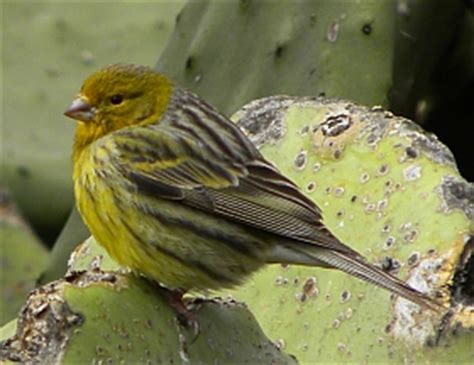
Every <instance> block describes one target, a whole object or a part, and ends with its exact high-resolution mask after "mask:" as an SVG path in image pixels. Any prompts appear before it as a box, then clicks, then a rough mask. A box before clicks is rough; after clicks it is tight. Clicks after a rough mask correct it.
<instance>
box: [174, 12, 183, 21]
mask: <svg viewBox="0 0 474 365" xmlns="http://www.w3.org/2000/svg"><path fill="white" fill-rule="evenodd" d="M181 14H182V11H180V12H179V13H178V15H176V18H175V22H176V24H178V23H179V22H180V20H181Z"/></svg>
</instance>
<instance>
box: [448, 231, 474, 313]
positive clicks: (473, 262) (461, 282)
mask: <svg viewBox="0 0 474 365" xmlns="http://www.w3.org/2000/svg"><path fill="white" fill-rule="evenodd" d="M473 283H474V236H469V240H468V241H467V242H466V245H465V246H464V250H463V252H462V254H461V258H460V260H459V264H458V266H457V267H456V272H455V274H454V279H453V285H452V286H451V288H450V289H451V296H452V298H454V301H455V302H456V303H463V304H465V305H466V306H468V305H473V304H474V284H473Z"/></svg>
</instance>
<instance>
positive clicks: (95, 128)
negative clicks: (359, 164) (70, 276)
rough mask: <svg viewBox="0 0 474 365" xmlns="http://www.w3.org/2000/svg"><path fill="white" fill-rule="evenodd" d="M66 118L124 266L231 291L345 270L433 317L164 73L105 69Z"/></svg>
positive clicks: (99, 217) (99, 220) (83, 191)
mask: <svg viewBox="0 0 474 365" xmlns="http://www.w3.org/2000/svg"><path fill="white" fill-rule="evenodd" d="M116 95H119V96H120V97H122V99H123V101H122V100H120V102H119V103H118V104H117V105H112V104H114V103H113V102H112V101H111V100H113V99H112V96H116ZM119 99H120V98H119ZM115 101H117V100H115ZM142 104H148V105H145V106H144V105H142ZM66 114H67V115H69V116H71V117H73V118H75V119H79V120H80V123H79V126H78V130H77V132H76V140H75V149H74V182H75V195H76V201H77V204H78V208H79V211H80V212H81V215H82V216H83V218H84V220H85V222H86V224H87V225H88V226H89V228H90V230H91V232H92V234H93V235H94V236H95V238H96V239H97V241H98V242H99V243H100V244H102V245H103V246H104V247H105V248H106V249H107V251H108V252H109V253H110V255H111V256H112V257H113V258H114V259H116V260H117V261H118V262H119V263H120V264H121V265H124V266H127V267H130V268H131V269H132V270H134V271H137V272H140V273H142V274H144V275H145V276H147V277H149V278H151V279H153V280H156V281H158V282H160V283H162V284H164V285H165V286H167V287H170V288H173V289H179V290H189V289H197V290H204V289H219V288H224V287H231V286H234V285H237V284H240V283H241V282H242V281H243V280H245V278H246V277H248V275H250V274H251V273H253V272H254V271H256V270H258V269H259V268H261V267H262V266H263V265H265V264H267V263H291V264H302V265H311V266H321V267H327V268H337V269H340V270H342V271H344V272H346V273H348V274H351V275H353V276H356V277H359V278H361V279H363V280H366V281H368V282H371V283H373V284H376V285H378V286H381V287H383V288H385V289H388V290H390V291H392V292H394V293H396V294H399V295H401V296H403V297H405V298H407V299H409V300H411V301H413V302H416V303H419V304H422V305H424V306H427V307H436V304H435V303H434V302H433V301H431V300H430V299H429V298H428V297H426V296H424V295H423V294H421V293H419V292H417V291H416V290H414V289H412V288H410V287H409V286H407V285H406V284H405V283H404V282H402V281H400V280H399V279H397V278H395V277H393V276H391V275H389V274H387V273H385V272H384V271H382V270H380V269H378V268H376V267H375V266H373V265H371V264H369V263H367V262H366V261H365V260H364V259H363V258H362V257H361V256H360V255H359V254H357V253H356V252H355V251H354V250H352V249H351V248H349V247H347V246H346V245H344V244H342V243H341V242H340V241H339V240H338V239H337V238H335V237H334V236H333V235H332V234H331V233H330V232H329V231H328V229H327V228H326V227H325V226H324V224H323V222H322V218H321V213H320V210H319V209H318V207H317V206H316V205H315V204H314V203H313V202H312V201H311V200H310V199H308V198H307V197H306V196H305V195H303V194H302V193H301V192H300V190H299V189H298V188H297V187H296V186H295V185H294V184H293V183H292V182H291V181H290V180H289V179H287V178H286V177H284V176H283V175H282V174H281V173H279V172H278V170H277V169H276V168H275V167H274V166H273V165H272V164H270V163H269V162H267V161H266V160H265V159H264V158H263V157H262V155H261V154H260V153H259V152H258V150H257V149H256V148H255V147H254V146H253V144H252V143H251V142H250V141H249V140H248V139H247V138H246V137H245V136H244V135H243V134H242V132H241V131H240V130H239V129H238V128H237V127H236V126H235V125H234V124H233V123H232V122H230V121H229V120H228V119H227V118H226V117H224V116H222V115H221V114H220V113H219V112H217V111H216V110H215V109H214V108H213V107H211V106H209V105H208V104H206V103H205V102H204V101H203V100H202V99H200V98H199V97H197V96H196V95H194V94H192V93H191V92H189V91H187V90H185V89H182V88H180V87H177V86H174V85H173V84H172V83H171V82H170V81H169V80H168V79H167V78H166V77H164V76H163V75H161V74H158V73H156V72H154V71H152V70H151V69H149V68H145V67H140V66H131V65H112V66H108V67H106V68H105V69H103V70H101V71H99V72H98V73H97V74H95V75H93V76H91V77H90V78H89V79H88V80H87V81H86V82H85V84H84V86H83V88H82V90H81V94H80V95H79V99H76V101H75V102H74V103H73V104H72V105H71V107H70V109H69V110H68V111H67V112H66Z"/></svg>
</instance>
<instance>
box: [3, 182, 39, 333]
mask: <svg viewBox="0 0 474 365" xmlns="http://www.w3.org/2000/svg"><path fill="white" fill-rule="evenodd" d="M46 261H47V250H46V248H45V247H43V245H42V244H41V243H40V242H39V241H38V239H37V238H36V237H35V235H34V234H33V233H32V232H31V230H30V228H29V227H28V226H27V224H26V223H25V222H24V221H23V219H22V218H21V217H20V215H19V214H18V212H17V210H16V207H15V206H14V205H13V202H12V200H11V197H10V195H9V194H8V193H7V192H6V191H5V190H1V189H0V325H3V324H5V323H6V322H8V321H10V320H11V319H12V318H15V317H16V315H17V313H18V310H19V309H20V307H21V305H23V303H24V302H25V299H26V297H27V295H28V292H29V291H30V290H31V289H33V288H34V286H35V282H36V280H37V279H38V276H39V275H40V273H41V271H42V270H43V269H44V266H45V264H46Z"/></svg>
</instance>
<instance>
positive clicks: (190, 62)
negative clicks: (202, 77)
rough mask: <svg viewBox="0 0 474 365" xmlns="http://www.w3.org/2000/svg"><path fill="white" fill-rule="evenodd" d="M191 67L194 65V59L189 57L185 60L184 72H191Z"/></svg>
mask: <svg viewBox="0 0 474 365" xmlns="http://www.w3.org/2000/svg"><path fill="white" fill-rule="evenodd" d="M193 65H194V58H193V57H192V56H189V57H188V58H187V59H186V70H188V71H189V70H191V69H192V68H193Z"/></svg>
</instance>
